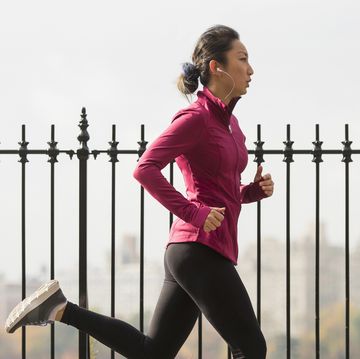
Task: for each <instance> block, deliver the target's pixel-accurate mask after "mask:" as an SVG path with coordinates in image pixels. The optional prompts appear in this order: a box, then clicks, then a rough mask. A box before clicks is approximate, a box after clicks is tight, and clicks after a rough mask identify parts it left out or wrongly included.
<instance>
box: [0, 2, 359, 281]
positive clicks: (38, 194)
mask: <svg viewBox="0 0 360 359" xmlns="http://www.w3.org/2000/svg"><path fill="white" fill-rule="evenodd" d="M214 24H225V25H228V26H231V27H233V28H235V29H236V30H237V31H238V32H239V34H240V40H241V41H242V42H243V43H244V45H245V46H246V48H247V50H248V52H249V61H250V63H251V65H252V67H253V69H254V71H255V73H254V75H253V77H252V82H251V85H250V87H249V88H248V93H247V95H245V96H243V97H242V98H241V99H240V101H239V102H238V104H237V106H236V108H235V109H234V114H235V115H236V117H237V118H238V120H239V123H240V126H241V128H242V129H243V131H244V132H245V134H246V137H247V146H248V148H249V149H253V148H254V144H253V142H254V141H255V140H256V125H257V124H261V125H262V136H263V140H264V141H265V145H264V148H265V149H275V148H276V149H282V148H283V146H284V145H283V143H282V142H283V141H285V140H286V124H288V123H289V124H291V126H292V132H291V137H292V140H293V141H295V143H294V148H295V149H300V148H301V149H305V148H306V149H312V148H313V146H312V141H314V140H315V124H316V123H319V124H320V139H321V140H322V141H323V148H325V149H326V148H339V149H341V148H342V144H341V141H344V136H345V132H344V124H345V123H348V124H349V126H350V140H352V141H353V144H352V147H353V148H357V149H359V148H360V144H359V142H360V121H359V119H360V102H359V99H358V97H359V94H360V65H359V64H360V42H359V35H360V3H359V2H358V1H356V0H342V1H329V0H326V1H325V0H321V1H313V0H312V1H308V0H307V1H304V0H302V1H289V0H286V1H285V0H284V1H279V0H275V1H274V0H273V1H268V0H263V1H257V0H252V1H244V0H236V1H229V0H225V1H222V2H215V1H214V2H212V1H208V0H207V1H200V0H198V1H190V0H182V1H177V2H169V1H164V0H163V1H150V2H149V1H144V2H127V3H124V2H121V1H108V0H104V1H102V2H98V1H96V2H94V1H61V2H55V1H49V0H47V1H37V0H35V1H31V2H29V1H24V0H21V1H11V2H10V1H8V2H2V3H1V5H0V44H1V48H0V55H1V57H0V63H1V66H0V148H1V149H17V148H18V147H19V145H18V142H19V141H20V140H21V125H22V124H26V138H27V141H29V142H30V144H29V146H28V147H29V148H44V149H45V148H47V147H48V145H47V142H48V141H50V126H51V124H55V126H56V131H55V136H56V141H57V142H58V148H59V149H74V150H76V149H77V148H78V141H77V136H78V134H79V132H80V131H79V128H78V127H77V125H78V121H79V119H80V112H81V108H82V107H83V106H85V107H86V109H87V112H88V120H89V125H90V126H89V128H88V131H89V134H90V141H89V143H88V145H89V148H90V149H91V150H92V149H108V147H109V145H108V141H110V140H111V125H112V124H116V125H117V140H118V141H119V142H120V144H119V146H118V148H120V149H137V147H138V145H137V141H139V140H140V125H141V124H145V126H146V140H147V141H149V142H151V141H153V140H154V139H155V138H156V136H158V135H159V134H160V133H161V131H163V130H164V129H165V128H166V127H167V126H168V124H169V122H170V120H171V117H172V116H173V114H174V113H175V112H177V111H178V110H179V109H180V108H182V107H185V106H187V102H186V100H185V99H184V98H183V97H182V96H181V95H180V93H179V92H178V91H177V89H176V85H175V83H176V78H177V76H178V74H179V72H180V66H181V63H182V62H184V61H189V60H190V59H191V54H192V51H193V48H194V45H195V43H196V40H197V39H198V37H199V36H200V34H201V33H202V32H203V31H205V30H206V29H207V28H208V27H210V26H212V25H214ZM119 157H120V156H119ZM311 158H312V157H311V156H297V157H295V162H294V164H292V177H291V180H292V192H291V196H292V197H291V199H292V204H291V210H292V212H291V213H292V214H291V216H292V217H291V221H292V222H291V234H292V238H293V239H294V240H295V239H297V238H300V237H301V236H302V235H304V233H305V232H306V231H307V228H308V226H309V225H311V221H312V220H313V219H314V216H315V207H314V203H315V199H314V194H315V187H314V186H315V177H314V174H315V164H314V163H312V162H311ZM323 158H324V163H323V164H321V194H320V195H321V210H320V212H321V217H322V220H323V221H324V222H325V224H326V236H327V238H328V239H329V240H331V241H332V242H333V243H336V244H338V245H343V243H344V233H345V230H344V177H343V176H344V164H343V163H342V162H341V161H340V160H341V156H332V157H331V158H329V156H325V155H324V157H323ZM28 159H29V161H30V162H29V163H28V164H27V175H26V181H27V182H26V191H27V192H26V196H27V197H26V198H27V204H26V215H27V222H26V233H27V269H28V272H29V273H30V274H32V273H36V272H37V271H38V268H39V267H40V265H42V264H47V263H48V262H49V236H50V235H49V233H50V229H49V228H50V221H49V218H50V217H49V213H48V211H49V204H50V199H49V191H50V187H49V176H50V172H49V168H50V167H49V164H48V163H47V162H46V161H47V157H46V156H38V155H29V156H28ZM136 159H137V157H136V155H133V156H121V158H120V163H119V164H118V165H117V212H116V225H117V228H116V233H117V240H118V241H119V240H120V238H121V235H122V234H123V233H135V234H139V198H140V193H139V184H138V183H137V182H136V180H135V179H133V177H132V171H133V169H134V167H135V165H136ZM353 159H354V162H353V163H351V165H350V168H351V170H350V173H351V181H350V184H351V191H352V192H351V195H352V196H351V216H350V219H351V226H350V235H351V243H352V245H354V244H355V243H356V242H357V241H359V239H360V229H359V226H358V224H357V223H358V222H356V221H357V218H359V215H360V213H359V208H358V206H357V205H356V202H357V201H358V200H359V198H360V189H359V188H358V185H357V184H358V183H359V180H360V169H359V155H357V156H355V155H354V156H353ZM17 160H18V158H17V157H16V156H4V155H2V156H0V173H1V181H2V185H1V189H0V198H1V206H0V218H1V226H0V241H1V250H0V253H1V261H0V273H5V274H6V277H7V278H11V279H18V278H20V274H21V255H20V254H21V252H20V248H21V217H20V215H21V211H20V208H21V207H20V204H21V196H20V195H21V182H20V180H21V177H20V174H21V166H20V163H18V162H17ZM58 160H59V163H58V164H57V165H56V197H55V200H56V213H55V216H56V230H55V235H56V263H57V268H59V269H60V268H64V267H71V266H74V267H75V268H76V263H77V262H76V261H77V250H78V247H77V243H78V226H77V221H78V203H77V199H78V188H77V185H78V163H77V160H76V158H75V159H73V160H72V161H70V159H69V157H68V156H66V155H60V156H59V157H58ZM265 160H266V162H265V163H264V164H263V167H264V173H267V172H270V173H271V174H272V176H273V179H274V182H275V192H274V195H273V196H272V197H271V198H269V199H265V200H264V201H262V203H263V205H262V209H263V215H262V223H263V228H262V234H263V236H264V238H265V237H266V236H274V237H276V238H278V239H279V240H284V239H285V187H284V185H285V164H284V163H283V162H282V156H274V155H272V156H270V155H269V156H265ZM252 161H253V156H250V157H249V164H248V167H247V168H246V170H245V171H244V173H243V175H242V177H243V181H244V183H247V182H250V181H252V180H253V177H254V175H255V168H256V164H255V163H253V162H252ZM167 173H168V171H167V170H164V174H167ZM88 174H89V186H88V194H89V201H88V206H89V209H88V241H89V248H88V250H89V263H90V264H91V265H98V266H101V265H103V264H104V263H105V258H106V255H105V253H106V251H107V250H108V249H109V246H110V224H111V223H110V205H111V203H110V179H111V177H110V174H111V173H110V164H109V163H108V158H107V157H106V156H105V155H100V156H99V157H98V159H97V160H96V161H94V159H93V158H91V159H90V161H89V172H88ZM175 186H176V187H177V188H178V189H179V190H181V191H183V189H184V188H183V181H182V178H181V177H180V176H179V172H177V175H176V180H175ZM183 193H184V192H183ZM255 215H256V204H251V205H244V206H243V211H242V213H241V216H240V220H239V245H240V248H242V246H244V245H246V244H248V243H249V242H251V241H255V240H256V228H255V224H256V222H255ZM167 220H168V212H167V210H166V209H164V207H161V205H160V204H158V203H156V202H155V200H153V198H152V197H150V196H149V195H147V196H146V221H145V225H146V231H147V232H146V233H147V234H146V235H147V237H146V240H147V244H146V256H147V257H148V258H153V259H156V260H159V261H160V260H161V258H162V256H163V249H164V246H165V244H166V241H167V236H168V223H167ZM324 235H325V233H324Z"/></svg>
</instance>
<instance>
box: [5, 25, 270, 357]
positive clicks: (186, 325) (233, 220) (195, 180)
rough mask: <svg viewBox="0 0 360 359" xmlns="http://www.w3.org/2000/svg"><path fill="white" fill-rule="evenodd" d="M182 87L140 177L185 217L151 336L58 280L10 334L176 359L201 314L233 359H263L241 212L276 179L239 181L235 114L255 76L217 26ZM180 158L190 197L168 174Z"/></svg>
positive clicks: (234, 39) (21, 314)
mask: <svg viewBox="0 0 360 359" xmlns="http://www.w3.org/2000/svg"><path fill="white" fill-rule="evenodd" d="M182 67H183V69H182V73H181V74H180V76H179V78H178V83H177V87H178V89H179V90H180V91H181V92H182V93H183V94H184V95H186V96H187V95H190V94H193V93H194V92H195V91H196V90H197V88H198V85H199V83H198V82H199V80H200V83H201V84H202V85H203V89H202V90H198V91H197V93H196V95H197V98H196V100H195V101H194V102H192V103H189V105H188V106H187V107H186V108H183V109H181V110H180V111H178V112H177V113H176V114H175V115H174V116H173V118H172V121H171V123H170V124H169V125H168V127H167V128H166V129H165V130H164V131H163V132H162V133H161V134H160V135H159V136H158V137H157V138H156V139H155V140H154V141H153V142H152V143H151V144H150V146H149V147H148V148H147V150H146V151H145V152H144V153H143V155H142V156H141V158H140V160H139V161H138V163H137V165H136V167H135V169H134V172H133V176H134V178H135V179H136V180H137V181H138V182H140V184H141V185H142V186H143V187H144V188H145V189H146V190H147V191H148V192H149V193H150V194H151V195H152V196H153V197H154V198H155V199H156V200H157V201H159V202H160V203H161V204H162V205H163V206H164V207H166V208H167V209H168V210H169V211H171V212H172V213H173V214H175V215H176V216H177V218H176V219H175V220H174V222H173V224H172V227H171V230H170V233H169V239H168V241H167V243H166V245H165V254H164V270H165V278H164V282H163V286H162V289H161V292H160V297H159V299H158V302H157V305H156V307H155V311H154V313H153V316H152V319H151V322H150V326H149V330H148V333H147V334H144V333H142V332H140V331H139V330H138V329H136V328H134V327H133V326H131V325H130V324H128V323H126V322H124V321H122V320H120V319H117V318H112V317H108V316H105V315H101V314H99V313H96V312H92V311H90V310H87V309H84V308H81V307H79V306H78V305H77V304H75V303H72V302H70V301H69V300H68V299H67V298H66V297H65V296H64V294H63V292H62V290H61V288H60V286H59V282H58V281H57V280H51V281H49V282H47V283H45V284H44V285H43V286H41V287H40V288H39V289H38V290H37V291H35V292H34V293H33V294H31V295H30V296H29V297H27V298H25V299H24V300H23V301H22V302H20V303H19V304H18V305H17V306H16V307H15V308H14V309H13V310H12V312H11V313H10V315H9V317H8V319H7V321H6V324H5V328H6V331H7V332H8V333H13V332H14V331H15V330H16V329H17V328H19V327H21V326H23V325H46V324H48V323H52V322H54V321H55V320H56V321H60V322H62V323H65V324H67V325H71V326H73V327H75V328H78V329H79V330H81V331H83V332H86V333H88V334H89V335H91V336H92V337H94V338H95V339H96V340H98V341H100V342H101V343H103V344H105V345H106V346H108V347H110V348H112V349H113V350H114V351H116V352H118V353H120V354H122V355H124V356H125V357H127V358H131V359H172V358H175V357H176V354H177V353H178V351H179V350H180V348H181V347H182V345H183V343H184V342H185V340H186V339H187V337H188V336H189V334H190V332H191V330H192V328H193V327H194V325H195V322H196V320H197V318H198V316H199V313H200V311H201V312H202V313H203V314H204V315H205V317H206V318H207V320H208V321H209V322H210V323H211V324H212V325H213V327H214V328H215V329H216V331H217V332H218V333H219V335H220V336H221V337H222V338H223V339H224V340H225V341H226V342H227V343H228V345H229V346H230V349H231V352H232V355H233V358H246V359H263V358H265V357H266V341H265V338H264V336H263V333H262V331H261V329H260V327H259V324H258V321H257V319H256V316H255V313H254V310H253V307H252V304H251V301H250V298H249V295H248V293H247V290H246V288H245V287H244V284H243V282H242V280H241V278H240V276H239V274H238V272H237V270H236V268H235V266H236V265H237V259H238V244H237V240H238V239H237V223H238V218H239V215H240V211H241V208H242V204H243V203H244V204H245V203H251V202H256V201H259V200H262V199H264V198H266V197H269V196H271V195H272V194H273V189H274V182H273V181H272V178H271V175H270V174H265V175H263V176H262V166H258V168H257V171H256V174H255V177H254V181H253V182H251V183H249V184H242V183H241V173H242V172H243V171H244V170H245V168H246V166H247V163H248V153H247V148H246V146H245V139H246V137H245V135H244V133H243V132H242V130H241V128H240V126H239V122H238V120H237V118H236V117H235V116H234V115H233V114H232V112H233V109H234V107H235V105H236V103H237V102H238V100H239V99H240V98H241V96H242V95H245V94H246V92H247V87H248V86H249V83H250V81H251V76H252V75H253V73H254V71H253V69H252V67H251V66H250V64H249V59H248V51H247V49H246V47H245V46H244V44H243V43H242V42H241V41H240V39H239V35H238V33H237V32H236V31H235V30H234V29H232V28H229V27H227V26H223V25H215V26H212V27H210V28H209V29H207V30H206V31H205V32H204V33H203V34H202V35H201V36H200V38H199V39H198V42H197V44H196V46H195V49H194V52H193V55H192V62H191V63H189V62H186V63H184V64H183V66H182ZM173 159H175V161H176V163H177V165H178V167H179V169H180V171H181V173H182V175H183V177H184V181H185V185H186V194H187V198H185V197H184V196H183V195H182V194H181V193H180V192H178V191H176V189H175V188H174V187H173V186H172V185H171V184H170V183H169V182H168V181H167V180H166V178H165V177H164V176H163V175H162V173H161V170H162V169H163V168H164V167H165V166H166V165H167V164H169V163H170V162H171V161H172V160H173Z"/></svg>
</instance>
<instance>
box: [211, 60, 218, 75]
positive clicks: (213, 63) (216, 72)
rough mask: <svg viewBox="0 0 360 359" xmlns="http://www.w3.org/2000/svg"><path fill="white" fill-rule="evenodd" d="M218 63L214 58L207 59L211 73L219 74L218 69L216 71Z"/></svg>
mask: <svg viewBox="0 0 360 359" xmlns="http://www.w3.org/2000/svg"><path fill="white" fill-rule="evenodd" d="M218 66H219V65H218V63H217V61H216V60H210V61H209V72H210V74H211V75H214V74H219V71H217V68H218Z"/></svg>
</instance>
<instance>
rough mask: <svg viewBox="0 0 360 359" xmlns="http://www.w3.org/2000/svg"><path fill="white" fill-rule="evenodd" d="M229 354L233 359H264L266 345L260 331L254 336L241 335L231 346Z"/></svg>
mask: <svg viewBox="0 0 360 359" xmlns="http://www.w3.org/2000/svg"><path fill="white" fill-rule="evenodd" d="M231 352H232V354H233V358H234V359H235V358H236V359H240V358H241V359H265V358H266V353H267V344H266V340H265V337H264V335H263V333H262V332H261V331H258V332H257V334H256V335H251V336H246V335H241V338H240V340H239V341H238V343H237V344H236V345H231Z"/></svg>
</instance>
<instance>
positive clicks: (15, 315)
mask: <svg viewBox="0 0 360 359" xmlns="http://www.w3.org/2000/svg"><path fill="white" fill-rule="evenodd" d="M66 303H67V299H66V298H65V296H64V294H63V292H62V290H61V288H60V286H59V282H58V281H57V280H56V279H53V280H50V281H48V282H47V283H45V284H43V285H42V286H41V287H40V288H38V289H37V290H36V291H35V292H34V293H32V294H31V295H30V296H28V297H26V298H25V299H24V300H23V301H22V302H20V303H19V304H17V305H16V307H15V308H14V309H13V310H12V311H11V313H10V314H9V316H8V318H7V319H6V323H5V330H6V331H7V332H8V333H14V331H15V330H16V329H17V328H19V327H21V326H23V325H41V326H45V325H47V324H48V323H53V322H54V320H55V316H56V314H57V312H58V311H59V310H60V309H62V308H63V307H65V305H66Z"/></svg>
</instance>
